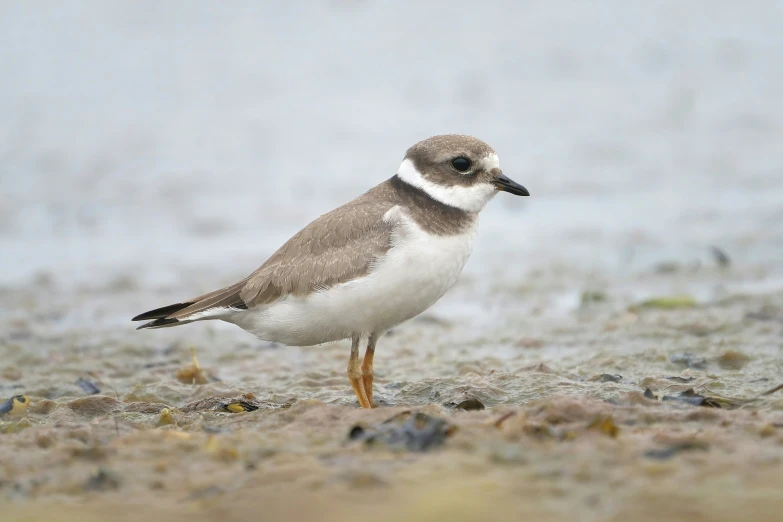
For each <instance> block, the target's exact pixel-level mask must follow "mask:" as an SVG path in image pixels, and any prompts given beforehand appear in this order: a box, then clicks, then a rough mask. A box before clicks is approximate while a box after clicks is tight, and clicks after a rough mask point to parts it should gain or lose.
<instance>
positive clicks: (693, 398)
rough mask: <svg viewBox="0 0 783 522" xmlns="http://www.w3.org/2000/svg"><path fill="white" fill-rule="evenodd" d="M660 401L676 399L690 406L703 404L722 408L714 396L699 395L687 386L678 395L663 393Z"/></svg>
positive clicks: (708, 406)
mask: <svg viewBox="0 0 783 522" xmlns="http://www.w3.org/2000/svg"><path fill="white" fill-rule="evenodd" d="M661 400H662V401H678V402H684V403H686V404H690V405H691V406H704V407H707V408H722V407H723V406H722V405H721V403H720V402H719V401H718V399H716V398H714V397H705V396H703V395H699V394H698V393H696V391H695V390H694V389H693V388H688V389H687V390H685V391H684V392H682V393H681V394H679V395H664V396H663V398H662V399H661Z"/></svg>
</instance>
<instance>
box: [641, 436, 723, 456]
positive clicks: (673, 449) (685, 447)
mask: <svg viewBox="0 0 783 522" xmlns="http://www.w3.org/2000/svg"><path fill="white" fill-rule="evenodd" d="M708 449H709V446H708V445H707V444H706V443H704V442H699V441H695V440H691V441H686V442H680V443H678V444H672V445H671V446H667V447H665V448H658V449H651V450H647V451H645V452H644V456H645V457H647V458H649V459H657V460H666V459H670V458H672V457H673V456H675V455H676V454H678V453H681V452H683V451H693V450H699V451H707V450H708Z"/></svg>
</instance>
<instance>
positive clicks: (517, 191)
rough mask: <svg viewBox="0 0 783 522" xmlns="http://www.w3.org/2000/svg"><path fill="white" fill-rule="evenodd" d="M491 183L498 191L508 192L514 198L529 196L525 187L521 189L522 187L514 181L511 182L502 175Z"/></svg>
mask: <svg viewBox="0 0 783 522" xmlns="http://www.w3.org/2000/svg"><path fill="white" fill-rule="evenodd" d="M493 183H494V184H495V186H496V187H497V188H498V190H502V191H504V192H509V193H511V194H514V195H515V196H529V195H530V192H528V191H527V189H526V188H525V187H523V186H522V185H520V184H519V183H517V182H516V181H511V180H510V179H508V178H507V177H506V175H505V174H503V173H501V174H500V176H498V177H497V178H495V180H494V181H493Z"/></svg>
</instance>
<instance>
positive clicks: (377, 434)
mask: <svg viewBox="0 0 783 522" xmlns="http://www.w3.org/2000/svg"><path fill="white" fill-rule="evenodd" d="M454 431H456V428H455V427H454V426H452V425H450V424H449V423H448V422H446V421H445V420H443V419H439V418H437V417H432V416H430V415H427V414H425V413H421V412H415V413H413V412H410V411H405V412H402V413H399V414H397V415H395V416H394V417H391V418H390V419H387V420H385V421H383V422H382V423H380V424H378V425H376V426H374V427H372V428H364V427H362V426H354V427H353V428H351V431H350V432H349V433H348V439H349V440H358V441H363V442H364V443H365V444H367V445H368V446H375V445H381V446H385V447H388V448H391V449H401V450H408V451H413V452H424V451H428V450H430V449H433V448H436V447H438V446H440V445H442V444H443V443H444V442H445V441H446V438H447V437H449V436H450V435H452V434H453V433H454Z"/></svg>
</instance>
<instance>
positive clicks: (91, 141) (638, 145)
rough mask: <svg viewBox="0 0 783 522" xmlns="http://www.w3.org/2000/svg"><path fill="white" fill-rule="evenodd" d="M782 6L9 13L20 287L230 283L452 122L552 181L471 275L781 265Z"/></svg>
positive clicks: (5, 75)
mask: <svg viewBox="0 0 783 522" xmlns="http://www.w3.org/2000/svg"><path fill="white" fill-rule="evenodd" d="M782 5H783V4H781V2H777V1H749V2H736V1H714V0H713V1H689V2H683V1H682V0H678V1H656V2H649V1H648V2H640V1H632V2H628V1H619V0H618V1H609V0H604V1H600V2H590V3H588V2H576V1H573V2H570V1H558V2H544V1H519V2H481V3H479V2H456V1H449V2H414V1H410V2H402V1H395V2H380V1H379V2H369V1H333V2H269V3H267V2H231V3H230V4H229V3H223V2H194V1H187V2H173V1H172V2H140V1H134V2H103V1H81V2H59V1H51V2H12V1H5V2H2V3H0V10H1V12H2V15H1V16H0V37H2V45H0V78H2V80H1V81H0V186H1V187H2V190H0V251H2V256H0V283H1V284H3V285H6V286H7V285H12V286H16V285H23V284H27V283H28V282H30V281H32V280H34V279H35V278H39V279H40V278H41V277H42V275H45V276H46V278H49V279H51V278H54V279H55V280H56V281H57V282H58V283H59V284H60V285H61V288H62V287H66V288H67V287H68V285H71V284H73V285H83V284H93V283H95V282H96V281H104V282H105V281H111V280H113V279H116V278H118V277H120V278H123V277H124V278H126V279H130V280H132V282H133V284H141V285H152V287H155V286H156V285H166V284H173V285H177V284H181V283H182V282H183V281H184V280H185V279H186V277H185V275H183V274H191V275H192V274H199V278H198V280H199V281H200V282H203V288H198V289H197V290H210V289H212V288H214V287H215V286H216V285H218V284H222V283H224V282H231V280H232V279H233V278H235V277H238V276H243V275H245V274H246V273H247V272H249V271H250V270H252V269H254V268H255V267H256V266H257V265H258V264H260V262H261V261H263V260H264V259H265V258H266V256H268V255H269V254H270V253H271V252H273V251H274V250H275V249H276V248H277V247H278V246H279V245H280V244H281V243H282V242H283V241H284V240H285V239H286V238H287V237H288V236H289V235H290V234H292V233H293V232H295V231H296V230H298V229H299V228H300V227H301V226H303V225H304V224H306V223H307V222H308V221H310V220H311V219H313V218H314V217H316V216H317V215H319V214H321V213H323V212H325V211H327V210H329V209H331V208H333V207H334V206H336V205H338V204H340V203H343V202H345V201H347V200H349V199H351V198H352V197H354V196H356V195H358V194H360V193H362V192H363V191H365V190H366V189H368V188H369V187H371V186H373V185H375V184H377V183H379V182H380V181H382V180H384V179H386V178H388V177H389V176H391V175H392V174H394V172H395V170H396V168H397V166H398V165H399V162H400V160H401V159H402V156H403V154H404V151H405V149H406V148H407V147H408V146H410V145H411V144H413V143H414V142H416V141H418V140H420V139H422V138H425V137H427V136H429V135H432V134H438V133H448V132H457V133H468V134H473V135H475V136H477V137H479V138H482V139H484V140H485V141H487V142H489V143H490V144H491V145H493V146H494V147H495V149H496V150H497V151H498V153H499V155H500V158H501V165H502V166H503V168H504V170H505V172H506V173H507V174H508V175H509V176H510V177H512V178H513V179H515V180H517V181H519V182H520V183H522V184H524V185H525V186H526V187H528V189H529V190H530V191H531V193H532V197H530V198H527V199H525V200H522V199H521V198H513V197H511V196H508V195H501V196H499V197H498V198H496V199H495V201H493V202H492V204H491V205H490V206H489V207H488V209H487V210H486V211H485V213H484V215H483V218H482V219H483V222H482V230H481V232H480V235H479V241H478V242H477V245H476V251H475V254H474V257H473V259H472V260H471V261H470V263H469V265H468V267H467V269H466V271H467V272H468V273H469V274H470V273H472V274H474V275H479V276H481V275H482V274H486V277H495V278H497V277H498V274H502V275H504V277H506V278H508V277H512V278H515V279H517V280H524V278H525V277H526V275H527V274H529V273H531V271H534V270H537V269H540V268H541V267H551V266H553V264H558V263H562V264H564V265H567V266H569V267H572V268H574V269H577V270H584V271H588V272H589V271H597V272H599V273H603V274H607V275H609V276H611V275H612V274H615V273H617V271H618V270H622V271H629V270H630V271H634V270H646V269H649V268H650V267H651V266H654V265H655V264H656V263H659V262H662V261H667V260H671V259H674V260H677V261H678V262H683V263H691V262H698V261H699V260H702V261H703V262H709V257H708V254H707V246H708V245H710V244H713V243H716V244H719V245H720V246H721V247H723V248H724V249H726V250H727V251H728V252H729V253H730V254H731V255H732V258H733V259H734V261H735V264H736V265H738V266H739V267H743V266H744V267H750V268H752V267H755V268H754V269H756V268H759V267H761V268H763V269H764V270H767V272H766V273H767V274H768V275H769V274H770V273H777V272H776V271H778V270H779V266H780V264H781V261H783V227H782V226H781V223H783V204H781V201H782V200H783V196H781V191H782V189H783V175H782V174H781V172H780V170H781V166H780V165H781V161H780V158H781V152H780V147H781V141H782V138H783V96H782V95H781V93H783V65H782V64H783V37H781V35H780V34H781V33H780V29H781V27H782V25H781V21H783V7H781V6H782ZM750 268H749V269H750ZM769 284H772V283H771V282H770V283H769ZM138 311H139V310H135V311H134V312H138Z"/></svg>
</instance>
